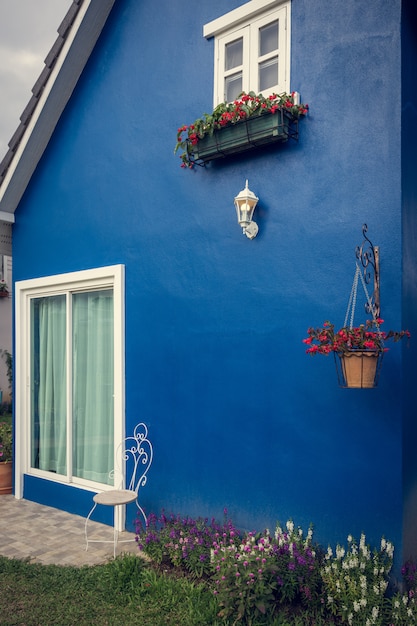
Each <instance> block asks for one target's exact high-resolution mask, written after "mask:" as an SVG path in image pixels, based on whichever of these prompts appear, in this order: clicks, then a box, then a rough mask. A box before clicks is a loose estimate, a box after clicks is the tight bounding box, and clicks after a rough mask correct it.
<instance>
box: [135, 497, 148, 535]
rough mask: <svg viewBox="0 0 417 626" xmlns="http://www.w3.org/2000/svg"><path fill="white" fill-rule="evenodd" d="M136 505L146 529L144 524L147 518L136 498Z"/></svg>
mask: <svg viewBox="0 0 417 626" xmlns="http://www.w3.org/2000/svg"><path fill="white" fill-rule="evenodd" d="M136 506H137V507H138V510H139V511H140V512H141V513H142V517H143V520H144V522H145V529H146V524H147V521H148V518H147V517H146V515H145V511H144V510H143V509H142V507H141V506H140V504H139V502H138V501H137V500H136Z"/></svg>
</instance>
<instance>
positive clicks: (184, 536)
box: [137, 512, 417, 626]
mask: <svg viewBox="0 0 417 626" xmlns="http://www.w3.org/2000/svg"><path fill="white" fill-rule="evenodd" d="M137 542H138V546H139V549H140V550H141V551H143V552H144V553H145V554H147V555H149V556H150V557H151V558H152V560H153V561H154V562H156V563H159V564H164V566H165V565H166V564H168V565H171V566H172V567H175V568H177V569H178V570H179V571H183V572H185V573H187V575H190V574H191V575H192V576H193V577H198V578H202V579H203V580H205V581H206V582H207V584H208V585H209V587H210V588H211V589H212V591H213V595H214V597H215V598H216V601H217V603H218V615H219V617H220V618H221V619H222V620H225V622H224V623H226V624H231V623H233V624H242V625H249V624H257V625H260V624H265V625H267V624H271V623H275V622H274V619H276V620H277V622H276V623H284V622H281V621H278V620H279V619H280V617H281V616H282V614H288V615H292V616H295V619H297V616H301V621H297V622H296V621H294V622H293V621H292V620H291V621H290V620H288V621H285V623H288V624H293V623H294V624H295V623H297V624H299V623H303V624H307V623H308V624H317V625H319V624H320V625H324V624H326V626H329V625H331V624H334V625H336V624H347V625H350V626H371V625H377V626H394V625H395V626H410V624H414V623H417V622H416V619H417V602H416V599H415V594H416V592H417V573H416V568H415V566H414V565H413V564H412V563H411V562H408V563H406V565H405V566H404V568H403V576H404V580H405V583H406V590H407V591H406V593H401V592H399V591H398V592H397V593H395V594H394V595H391V596H390V597H388V594H387V588H388V581H389V573H390V570H391V567H392V561H393V554H394V546H393V545H392V543H390V542H389V541H386V540H385V539H384V538H382V540H381V543H380V546H379V548H373V549H371V547H370V546H369V545H368V544H367V543H366V538H365V535H364V534H362V535H361V537H360V540H359V542H357V541H355V539H354V538H353V537H352V536H350V535H349V536H348V538H347V547H345V546H342V545H339V544H338V545H337V546H336V548H335V550H333V549H332V548H331V547H329V548H328V549H327V550H324V549H322V548H321V547H320V546H319V545H318V544H316V543H315V542H314V541H313V530H312V528H311V527H310V528H309V530H308V532H307V533H304V532H303V530H302V529H301V528H300V527H296V526H295V524H294V522H293V521H292V520H289V521H288V522H287V523H286V524H285V526H280V525H279V524H278V525H277V527H276V529H275V531H274V532H270V531H269V530H265V531H263V532H261V533H255V532H246V533H242V532H240V531H239V530H237V529H236V528H235V526H234V525H233V523H232V522H231V521H230V520H229V519H228V518H227V514H226V512H225V519H224V521H223V523H219V522H216V521H215V520H213V519H212V520H210V521H209V520H208V519H203V518H198V519H192V518H189V517H183V516H179V515H169V516H167V515H165V514H164V513H162V515H161V516H159V517H157V516H156V515H154V514H152V515H150V516H149V518H148V524H147V526H146V528H143V527H142V522H141V519H139V518H138V523H137ZM307 615H308V622H305V621H304V622H303V621H302V619H303V616H307ZM222 623H223V622H222Z"/></svg>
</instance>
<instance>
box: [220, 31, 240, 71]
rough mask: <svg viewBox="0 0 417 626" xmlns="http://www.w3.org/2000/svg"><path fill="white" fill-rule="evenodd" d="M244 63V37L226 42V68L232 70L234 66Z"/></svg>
mask: <svg viewBox="0 0 417 626" xmlns="http://www.w3.org/2000/svg"><path fill="white" fill-rule="evenodd" d="M242 63H243V38H242V37H241V38H240V39H236V41H231V42H230V43H228V44H226V55H225V60H224V64H225V67H224V69H225V70H232V69H233V68H234V67H239V66H240V65H242Z"/></svg>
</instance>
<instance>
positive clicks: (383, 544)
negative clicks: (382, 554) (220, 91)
mask: <svg viewBox="0 0 417 626" xmlns="http://www.w3.org/2000/svg"><path fill="white" fill-rule="evenodd" d="M386 547H387V542H386V541H385V539H384V537H382V539H381V550H382V551H383V550H385V548H386Z"/></svg>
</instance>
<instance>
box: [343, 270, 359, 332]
mask: <svg viewBox="0 0 417 626" xmlns="http://www.w3.org/2000/svg"><path fill="white" fill-rule="evenodd" d="M359 273H360V270H359V266H358V264H357V263H356V271H355V275H354V277H353V284H352V289H351V291H350V296H349V302H348V305H347V309H346V315H345V322H344V324H343V328H346V327H347V323H348V317H349V312H350V311H351V312H352V314H351V317H350V328H352V327H353V318H354V316H355V308H356V294H357V292H358V274H359Z"/></svg>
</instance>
